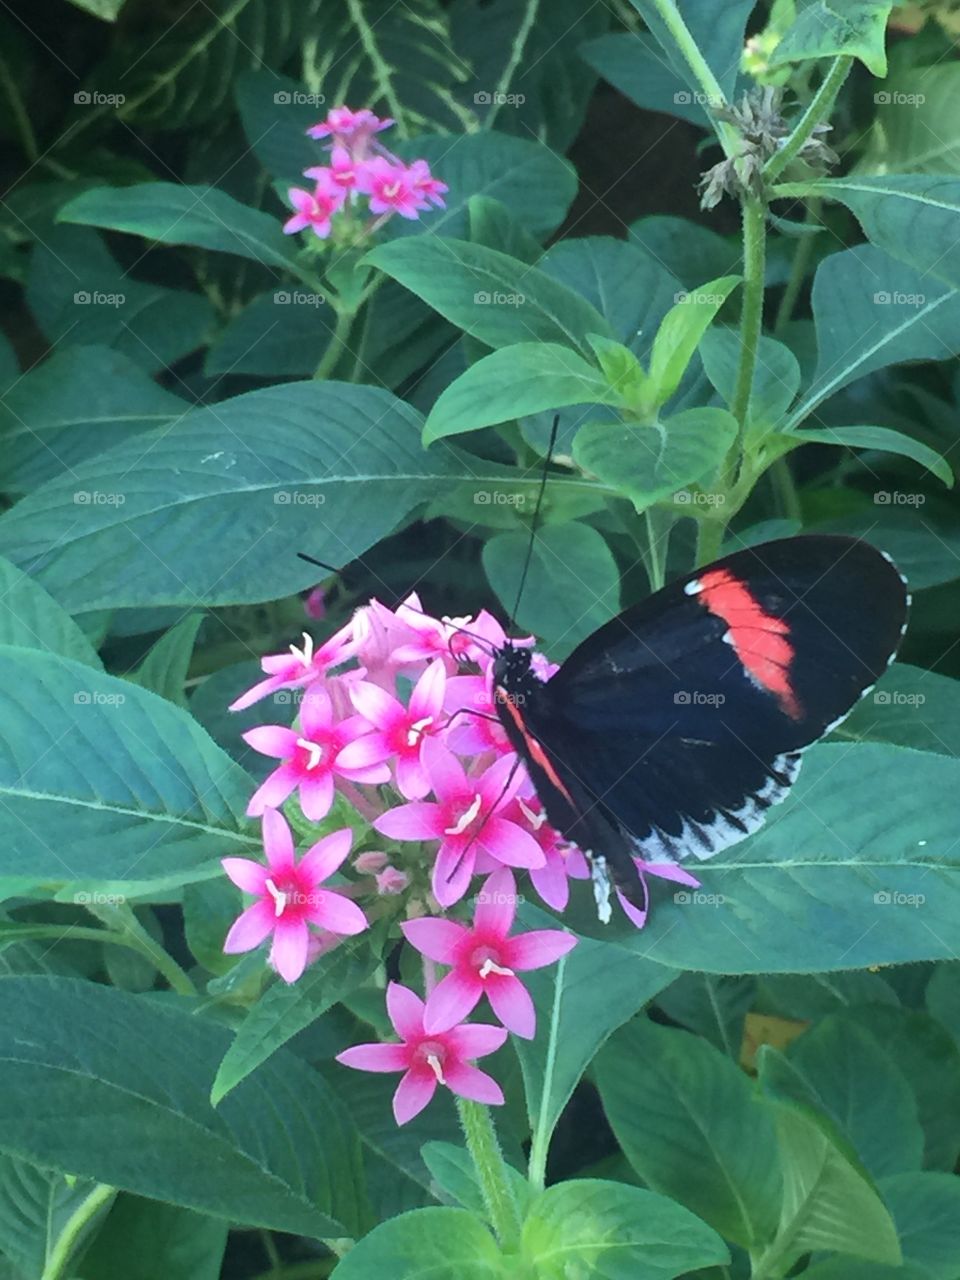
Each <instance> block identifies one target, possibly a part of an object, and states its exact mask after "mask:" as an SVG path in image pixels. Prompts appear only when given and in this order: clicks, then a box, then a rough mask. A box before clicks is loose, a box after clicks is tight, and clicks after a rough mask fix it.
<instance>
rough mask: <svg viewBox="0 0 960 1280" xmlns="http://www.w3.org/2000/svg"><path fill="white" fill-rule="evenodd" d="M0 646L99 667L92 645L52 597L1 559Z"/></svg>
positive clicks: (100, 664) (14, 566) (100, 666)
mask: <svg viewBox="0 0 960 1280" xmlns="http://www.w3.org/2000/svg"><path fill="white" fill-rule="evenodd" d="M0 644H2V645H8V644H12V645H18V646H19V647H20V648H22V649H43V650H46V651H48V652H50V653H58V654H60V655H62V656H63V657H64V658H73V659H75V660H76V661H77V662H85V663H86V664H87V665H88V666H91V667H97V668H98V669H99V668H102V666H103V664H102V663H101V661H100V658H99V655H98V654H97V652H96V650H95V649H94V647H93V645H91V643H90V641H89V640H88V639H87V637H86V636H85V635H84V633H83V632H82V631H81V630H80V628H79V627H78V626H77V624H76V623H75V622H74V620H73V619H72V618H71V617H70V615H69V614H68V613H67V612H66V611H65V610H64V609H62V608H61V607H60V605H59V604H57V602H56V600H54V598H53V596H51V595H48V594H47V592H46V591H44V589H43V587H41V586H40V584H39V583H38V582H34V580H33V579H32V578H30V577H28V576H27V575H26V574H25V573H22V572H21V571H20V570H19V569H18V568H17V567H16V565H13V564H11V563H10V561H9V560H4V559H2V558H0Z"/></svg>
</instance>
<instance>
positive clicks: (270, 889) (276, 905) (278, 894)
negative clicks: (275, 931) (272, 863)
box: [266, 880, 287, 919]
mask: <svg viewBox="0 0 960 1280" xmlns="http://www.w3.org/2000/svg"><path fill="white" fill-rule="evenodd" d="M266 888H267V893H269V894H270V897H271V898H272V899H273V910H274V914H275V915H276V916H277V918H278V919H279V918H280V916H282V915H283V909H284V907H285V906H286V905H287V895H286V894H285V893H284V892H283V890H282V889H278V888H277V886H276V885H275V884H274V883H273V881H272V880H267V882H266Z"/></svg>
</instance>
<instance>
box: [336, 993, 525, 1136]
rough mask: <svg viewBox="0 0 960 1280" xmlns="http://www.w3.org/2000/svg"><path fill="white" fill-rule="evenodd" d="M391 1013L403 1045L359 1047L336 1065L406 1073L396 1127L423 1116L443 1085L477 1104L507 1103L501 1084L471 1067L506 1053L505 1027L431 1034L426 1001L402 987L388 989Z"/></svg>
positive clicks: (481, 1026) (398, 1097) (465, 1028)
mask: <svg viewBox="0 0 960 1280" xmlns="http://www.w3.org/2000/svg"><path fill="white" fill-rule="evenodd" d="M387 1012H388V1013H389V1015H390V1021H391V1022H392V1023H393V1025H394V1028H395V1029H396V1032H397V1035H399V1036H400V1038H401V1040H402V1041H403V1043H402V1044H358V1045H354V1047H353V1048H352V1049H345V1050H344V1051H343V1053H338V1054H337V1061H338V1062H341V1063H343V1065H344V1066H345V1067H354V1068H355V1069H356V1070H357V1071H403V1072H405V1074H404V1077H403V1079H402V1080H401V1081H400V1083H399V1085H398V1086H397V1091H396V1093H395V1094H394V1095H393V1114H394V1117H395V1118H396V1121H397V1124H406V1123H407V1121H408V1120H412V1119H413V1117H414V1116H416V1115H419V1114H420V1112H421V1111H422V1110H423V1108H424V1107H425V1106H426V1105H427V1103H428V1102H429V1101H430V1099H431V1098H432V1097H433V1095H434V1093H435V1092H436V1088H437V1085H438V1084H444V1085H446V1086H447V1088H448V1089H450V1090H451V1092H453V1093H456V1094H459V1095H460V1097H461V1098H472V1099H473V1100H474V1101H475V1102H485V1103H488V1104H489V1103H493V1104H497V1105H499V1104H501V1103H502V1102H503V1093H502V1092H501V1089H500V1086H499V1085H498V1084H497V1082H496V1080H494V1079H493V1077H492V1076H488V1075H487V1073H486V1072H485V1071H480V1070H479V1069H478V1068H477V1067H474V1066H471V1065H470V1062H469V1059H472V1058H484V1057H486V1056H487V1054H488V1053H495V1052H496V1051H497V1049H499V1048H500V1047H501V1045H502V1044H503V1042H504V1041H505V1040H506V1038H507V1033H506V1031H505V1030H504V1029H503V1027H492V1026H487V1025H485V1024H484V1023H478V1024H473V1025H471V1026H460V1027H451V1028H450V1029H449V1030H448V1031H443V1032H438V1033H434V1034H428V1033H427V1032H426V1031H425V1030H424V1013H425V1007H424V1003H423V1001H422V1000H421V999H420V997H419V996H418V995H416V994H415V993H414V992H412V991H410V990H409V988H407V987H403V986H401V985H400V983H398V982H391V983H390V985H389V986H388V987H387Z"/></svg>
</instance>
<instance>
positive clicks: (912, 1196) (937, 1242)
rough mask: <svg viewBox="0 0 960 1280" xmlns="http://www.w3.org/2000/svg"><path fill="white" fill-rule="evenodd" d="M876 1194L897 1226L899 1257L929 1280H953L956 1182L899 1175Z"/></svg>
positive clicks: (959, 1188)
mask: <svg viewBox="0 0 960 1280" xmlns="http://www.w3.org/2000/svg"><path fill="white" fill-rule="evenodd" d="M880 1191H881V1193H882V1195H883V1198H884V1200H886V1202H887V1206H888V1208H889V1209H890V1212H891V1213H892V1214H893V1220H894V1222H895V1223H896V1224H897V1232H898V1234H899V1236H900V1245H901V1247H902V1249H903V1257H904V1260H905V1261H906V1262H907V1263H912V1264H914V1265H915V1266H917V1267H922V1268H923V1271H924V1274H925V1275H927V1276H930V1277H931V1280H956V1278H957V1275H958V1270H957V1268H958V1267H960V1178H957V1177H956V1175H955V1174H948V1173H901V1174H898V1175H897V1176H896V1177H892V1178H884V1179H883V1181H882V1182H881V1183H880Z"/></svg>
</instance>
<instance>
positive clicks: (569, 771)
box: [523, 536, 908, 884]
mask: <svg viewBox="0 0 960 1280" xmlns="http://www.w3.org/2000/svg"><path fill="white" fill-rule="evenodd" d="M907 604H908V600H907V595H906V590H905V586H904V583H903V580H902V579H901V577H900V575H899V573H898V572H897V570H896V569H895V567H894V566H893V565H892V564H891V563H890V561H889V560H887V559H886V558H885V557H884V556H883V555H882V554H881V553H880V552H878V551H877V550H876V549H874V548H873V547H870V546H869V545H868V544H866V543H863V542H859V541H857V540H855V539H848V538H837V537H820V536H808V537H799V538H789V539H784V540H782V541H778V542H771V543H766V544H763V545H761V546H758V547H755V548H750V549H748V550H744V551H739V552H736V553H734V554H733V555H731V556H728V557H725V558H724V559H722V560H719V561H717V562H716V563H714V564H712V565H710V566H708V567H707V568H705V569H701V570H699V571H698V572H697V573H694V574H690V575H688V576H687V577H685V578H682V579H680V580H679V581H677V582H674V583H671V584H670V585H669V586H668V587H666V588H664V589H663V590H662V591H659V592H656V593H655V594H654V595H652V596H650V597H649V598H648V599H647V600H645V601H643V602H642V603H641V604H639V605H636V606H634V607H633V608H631V609H628V610H626V611H625V612H624V613H623V614H621V615H619V617H617V618H614V619H613V620H612V621H611V622H609V623H607V624H606V625H605V626H603V627H601V628H600V629H599V630H598V631H597V632H595V633H594V634H593V635H592V636H590V637H589V638H588V639H587V640H585V641H584V642H583V644H581V645H580V646H579V648H577V649H576V650H575V651H574V652H573V654H572V655H571V656H570V657H569V658H568V659H567V661H566V662H565V663H564V664H563V666H562V667H561V668H560V670H559V671H558V672H557V673H556V675H555V676H554V677H553V679H552V680H550V681H549V682H548V683H547V684H545V685H539V686H538V687H537V688H535V689H533V690H531V691H530V693H529V696H528V697H527V699H526V704H525V706H524V708H523V725H524V729H525V732H526V734H527V738H528V739H529V741H530V742H533V743H535V744H536V745H537V747H538V749H539V750H540V752H541V754H542V756H543V759H542V760H541V761H537V760H533V761H532V768H531V772H532V773H533V779H534V784H535V785H536V786H537V789H538V793H539V794H540V798H541V800H542V801H543V803H544V805H545V807H546V808H547V811H548V816H549V817H550V821H551V823H552V824H553V825H555V826H559V828H560V830H562V831H563V832H564V834H565V835H567V836H568V838H570V839H572V840H574V841H576V843H577V844H579V845H580V846H581V848H584V849H587V850H590V851H592V852H594V853H600V854H603V855H604V856H605V857H607V859H608V861H609V862H610V863H611V865H612V866H613V869H614V873H615V875H616V876H617V878H618V880H620V881H621V883H624V884H626V883H628V882H630V881H632V879H633V877H632V868H631V867H630V864H629V858H630V856H631V855H633V854H636V855H638V856H640V857H643V858H644V859H645V860H647V861H657V860H661V859H663V858H671V859H676V858H682V857H685V856H691V855H692V856H696V857H699V858H707V857H710V856H712V855H713V854H714V853H716V852H718V851H719V850H720V849H722V848H725V847H726V846H727V845H729V844H731V843H734V842H735V841H737V840H739V839H742V838H743V836H745V835H746V834H748V833H749V832H750V831H752V830H754V829H755V828H756V827H758V826H759V825H760V824H761V823H762V821H763V816H764V812H765V810H766V809H767V808H768V807H769V806H770V805H771V804H774V803H776V802H777V801H778V800H781V799H783V797H784V795H785V794H786V791H787V789H788V787H789V786H790V784H791V783H792V781H793V779H794V778H795V777H796V774H797V771H798V768H799V755H798V752H799V751H800V750H801V749H802V748H803V747H805V746H807V745H809V744H810V743H812V742H814V741H816V739H817V738H819V737H821V736H822V735H823V734H824V733H825V732H826V731H827V730H828V729H829V728H831V727H832V726H833V725H834V724H835V723H837V722H838V721H839V720H840V719H842V717H843V716H844V715H845V714H846V713H847V712H848V711H849V710H850V709H851V708H852V707H853V705H854V704H855V703H856V701H857V699H858V698H859V697H860V696H862V694H863V693H864V692H865V691H866V690H867V689H868V688H869V687H870V686H871V685H872V684H873V683H874V681H875V680H876V679H877V677H878V676H879V675H880V674H881V673H882V672H883V671H884V670H885V668H886V666H887V665H888V664H889V662H890V660H891V658H892V657H893V655H894V653H895V652H896V648H897V645H898V643H899V641H900V638H901V636H902V634H903V629H904V625H905V618H906V610H907ZM525 745H528V743H525ZM525 754H526V755H528V754H529V753H528V752H527V753H525ZM527 762H528V766H529V765H531V761H530V760H529V759H528V761H527ZM544 766H546V768H544ZM557 784H559V788H558V786H557ZM558 790H559V794H558ZM551 807H552V809H553V812H552V813H551Z"/></svg>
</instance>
